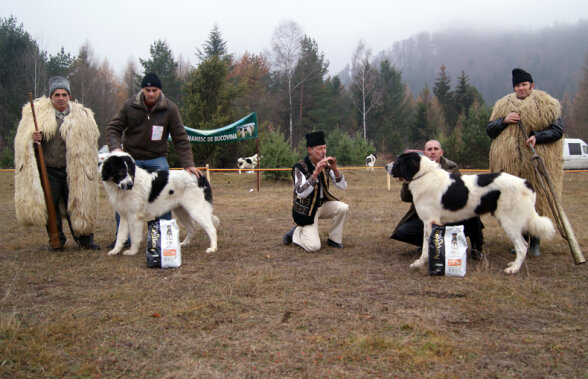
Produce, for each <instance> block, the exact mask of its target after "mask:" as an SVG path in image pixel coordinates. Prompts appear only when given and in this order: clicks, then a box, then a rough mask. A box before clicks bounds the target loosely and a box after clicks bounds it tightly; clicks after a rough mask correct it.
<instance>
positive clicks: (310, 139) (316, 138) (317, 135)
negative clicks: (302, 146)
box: [306, 131, 327, 147]
mask: <svg viewBox="0 0 588 379" xmlns="http://www.w3.org/2000/svg"><path fill="white" fill-rule="evenodd" d="M326 144H327V143H326V142H325V133H324V132H320V131H319V132H312V133H308V134H307V135H306V147H314V146H320V145H326Z"/></svg>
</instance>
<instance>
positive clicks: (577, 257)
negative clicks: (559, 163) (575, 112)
mask: <svg viewBox="0 0 588 379" xmlns="http://www.w3.org/2000/svg"><path fill="white" fill-rule="evenodd" d="M517 124H518V125H519V128H520V129H521V132H522V133H523V136H524V137H525V138H527V139H528V138H529V137H528V136H527V133H525V129H524V128H523V124H522V123H521V122H520V121H519V122H518V123H517ZM529 147H530V148H531V151H533V166H534V167H535V172H536V173H537V176H538V177H539V178H541V177H543V178H544V179H545V182H546V183H547V187H548V188H547V189H549V191H546V188H545V184H544V183H543V181H541V184H542V185H543V187H544V188H543V190H544V191H545V193H546V194H547V195H548V196H547V200H548V202H549V206H550V207H551V211H552V213H553V216H554V217H555V219H556V223H557V226H558V229H559V231H560V234H561V235H562V237H563V238H565V239H566V240H567V241H568V245H569V246H570V253H571V254H572V257H573V258H574V262H575V263H576V264H577V265H579V264H582V263H585V262H586V258H584V255H583V254H582V250H581V249H580V245H579V244H578V240H577V239H576V235H575V234H574V230H573V229H572V226H571V225H570V221H569V220H568V216H566V212H565V211H564V209H563V206H562V202H561V199H560V198H559V194H558V193H557V191H555V189H554V187H553V182H552V181H551V178H550V177H549V173H548V172H547V167H545V163H544V162H543V160H542V159H541V157H540V156H539V155H537V152H536V151H535V148H534V147H533V145H532V144H529Z"/></svg>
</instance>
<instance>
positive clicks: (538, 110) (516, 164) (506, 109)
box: [490, 89, 564, 216]
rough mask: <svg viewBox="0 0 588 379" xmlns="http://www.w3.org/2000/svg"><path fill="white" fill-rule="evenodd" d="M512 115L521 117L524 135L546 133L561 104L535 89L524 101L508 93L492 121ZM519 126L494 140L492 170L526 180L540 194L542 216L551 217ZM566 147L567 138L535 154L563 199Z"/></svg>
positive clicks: (539, 146) (538, 147) (543, 146)
mask: <svg viewBox="0 0 588 379" xmlns="http://www.w3.org/2000/svg"><path fill="white" fill-rule="evenodd" d="M510 112H517V113H518V114H520V115H521V123H522V125H523V128H524V129H525V135H527V136H528V135H529V134H530V132H531V131H537V130H544V129H547V127H548V126H549V125H550V124H551V123H552V122H553V121H555V120H556V119H557V118H558V117H560V116H561V106H560V104H559V102H558V101H557V100H556V99H554V98H553V97H551V96H549V95H548V94H547V93H546V92H543V91H540V90H537V89H534V90H533V91H531V94H530V95H529V96H528V97H527V98H525V99H524V100H519V99H518V98H517V97H516V94H514V93H512V94H509V95H507V96H505V97H503V98H502V99H500V100H498V101H497V102H496V104H494V108H493V109H492V115H491V116H490V121H493V120H496V119H498V118H504V117H506V116H507V115H508V114H509V113H510ZM525 140H526V138H525V137H523V135H522V133H521V130H520V128H519V126H518V125H516V124H513V125H509V126H508V127H507V128H506V129H504V130H503V131H502V133H500V134H499V135H498V137H496V139H494V141H493V142H492V145H491V146H490V170H491V171H492V172H501V171H504V172H507V173H509V174H512V175H515V176H518V177H521V178H525V179H527V180H528V181H529V182H530V183H531V184H532V185H533V188H534V189H535V191H536V193H537V203H536V204H535V208H536V209H537V212H538V213H539V214H540V215H542V216H552V212H551V208H550V207H549V203H548V202H547V195H546V193H545V191H544V190H543V186H542V185H541V182H540V181H539V178H538V176H537V174H536V173H535V169H534V166H533V162H532V158H533V152H532V151H531V149H530V148H529V147H528V146H527V145H525ZM563 144H564V139H563V138H561V139H559V140H558V141H555V142H552V143H546V144H536V145H535V151H536V152H537V154H538V155H539V156H540V157H541V159H542V160H543V162H544V163H545V166H546V167H547V171H548V173H549V176H550V177H551V180H552V182H553V186H554V190H555V191H556V192H557V193H558V194H559V196H561V193H562V189H563Z"/></svg>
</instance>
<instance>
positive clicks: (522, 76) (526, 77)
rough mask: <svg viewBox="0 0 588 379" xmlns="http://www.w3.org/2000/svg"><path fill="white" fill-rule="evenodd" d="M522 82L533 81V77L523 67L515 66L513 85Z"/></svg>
mask: <svg viewBox="0 0 588 379" xmlns="http://www.w3.org/2000/svg"><path fill="white" fill-rule="evenodd" d="M522 82H530V83H533V77H532V76H531V74H529V73H528V72H527V71H525V70H523V69H522V68H515V69H513V70H512V86H513V87H514V86H516V85H517V84H519V83H522Z"/></svg>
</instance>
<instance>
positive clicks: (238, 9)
mask: <svg viewBox="0 0 588 379" xmlns="http://www.w3.org/2000/svg"><path fill="white" fill-rule="evenodd" d="M10 15H13V16H15V17H16V18H17V20H18V22H19V23H22V24H23V26H24V30H26V31H27V32H29V33H30V34H31V36H32V37H33V38H34V39H35V40H36V41H37V43H38V44H39V46H40V48H41V49H44V50H46V51H47V52H48V53H49V54H51V55H54V54H56V53H57V52H58V51H59V50H60V49H61V47H62V46H63V47H64V48H65V51H66V52H69V53H71V54H72V55H73V56H76V55H77V53H78V51H79V49H80V47H81V46H82V45H84V44H85V43H86V42H89V44H90V46H91V47H92V49H93V51H94V54H95V56H96V57H97V58H98V59H99V60H100V61H102V60H103V59H107V60H108V62H109V63H110V64H111V67H112V68H113V69H114V70H115V71H116V72H117V73H120V72H121V71H122V69H123V67H124V66H125V64H126V63H127V61H128V60H129V58H133V59H134V60H136V61H137V62H138V58H143V59H145V58H149V56H150V55H149V47H150V45H151V44H152V43H153V42H154V41H156V40H158V39H162V40H165V41H166V42H167V43H168V46H169V47H170V49H171V50H172V52H173V53H174V57H175V58H176V59H177V58H178V57H179V56H180V55H181V56H182V57H183V59H189V60H190V63H191V64H195V63H196V58H195V55H194V53H195V51H196V48H197V47H198V48H200V47H202V44H203V43H204V42H205V41H206V40H207V38H208V36H209V33H210V31H211V30H212V28H213V27H214V25H215V24H217V25H218V27H219V29H220V32H221V34H222V36H223V38H224V40H225V41H226V42H227V47H228V50H229V52H230V53H233V54H234V55H235V56H237V57H239V56H241V55H242V54H243V53H244V52H249V53H261V52H265V51H269V49H270V43H271V37H272V34H273V32H274V30H275V29H276V27H277V26H278V25H280V23H282V22H284V21H294V22H296V23H297V24H298V25H299V26H300V28H301V29H302V32H303V33H304V34H306V35H308V36H310V37H311V38H314V39H315V40H316V42H317V44H318V47H319V50H320V51H321V52H323V53H324V54H325V57H326V59H327V60H328V61H329V62H330V65H329V71H330V73H331V74H336V73H338V72H339V71H341V70H342V69H343V68H344V67H345V66H346V65H347V64H349V63H350V61H351V56H352V54H353V51H354V49H355V48H356V47H357V44H358V42H359V41H360V39H362V40H363V41H364V42H365V43H366V45H367V46H368V47H370V48H371V49H372V51H373V53H374V54H375V53H378V52H379V51H381V50H384V49H388V48H390V47H391V46H392V44H393V43H394V42H396V41H400V40H404V39H407V38H409V37H411V36H413V35H415V34H416V33H419V32H423V31H426V32H431V33H434V32H438V31H443V30H446V29H455V28H469V29H472V30H477V31H486V30H496V31H499V30H540V29H542V28H544V27H547V26H553V25H556V24H563V23H568V24H574V23H576V22H578V21H579V20H580V19H584V20H586V19H588V1H587V0H560V1H554V0H517V1H512V0H489V1H486V2H480V1H479V0H446V1H441V0H405V1H394V0H353V1H351V0H337V1H334V0H326V1H325V0H296V1H282V0H249V1H247V0H239V1H236V0H227V1H223V0H216V1H214V0H206V1H191V0H183V1H178V0H167V1H166V0H163V1H162V0H158V1H154V0H143V1H126V0H116V1H115V0H100V1H85V0H80V1H61V0H53V1H46V0H0V16H1V17H9V16H10ZM505 53H507V52H505ZM139 67H140V66H139Z"/></svg>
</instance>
